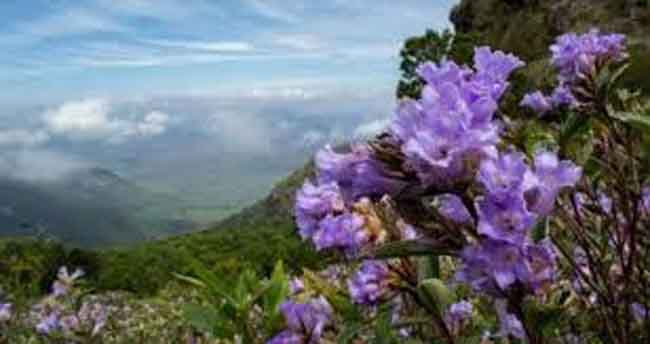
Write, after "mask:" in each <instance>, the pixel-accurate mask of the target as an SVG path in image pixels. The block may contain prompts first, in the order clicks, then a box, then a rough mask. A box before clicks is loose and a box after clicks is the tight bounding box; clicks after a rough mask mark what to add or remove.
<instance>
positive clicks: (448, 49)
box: [397, 30, 479, 99]
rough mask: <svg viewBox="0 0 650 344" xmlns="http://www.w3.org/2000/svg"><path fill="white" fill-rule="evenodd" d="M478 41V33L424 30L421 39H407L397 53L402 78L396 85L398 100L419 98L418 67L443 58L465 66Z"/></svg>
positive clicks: (420, 89) (419, 80)
mask: <svg viewBox="0 0 650 344" xmlns="http://www.w3.org/2000/svg"><path fill="white" fill-rule="evenodd" d="M478 42H479V36H478V35H477V34H474V33H460V34H453V33H452V32H451V31H449V30H444V31H440V32H438V31H434V30H427V31H426V32H425V33H424V35H422V36H415V37H411V38H409V39H407V40H406V42H405V43H404V46H403V47H402V49H401V51H400V57H401V59H402V61H401V63H400V71H401V73H402V78H401V80H400V81H399V83H398V85H397V97H398V98H404V97H409V98H413V99H415V98H419V97H420V92H421V91H422V84H423V83H422V80H421V79H420V77H419V76H418V75H417V73H416V71H417V67H418V66H419V65H420V64H422V63H424V62H440V61H442V60H444V59H452V60H454V61H456V62H457V63H460V64H463V63H465V64H467V63H469V62H470V61H471V59H472V56H473V52H474V51H473V49H474V46H475V45H477V43H478Z"/></svg>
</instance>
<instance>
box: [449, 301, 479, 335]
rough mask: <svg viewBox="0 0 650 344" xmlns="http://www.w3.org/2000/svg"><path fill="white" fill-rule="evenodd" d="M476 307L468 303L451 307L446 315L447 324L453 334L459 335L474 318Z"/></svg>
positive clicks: (460, 303)
mask: <svg viewBox="0 0 650 344" xmlns="http://www.w3.org/2000/svg"><path fill="white" fill-rule="evenodd" d="M473 311H474V307H473V306H472V304H471V303H469V302H467V301H460V302H457V303H454V304H452V305H451V306H449V309H448V310H447V312H446V313H445V317H444V320H445V324H446V325H447V328H448V329H449V331H451V332H452V333H458V332H459V331H460V330H462V328H463V327H464V326H465V324H466V323H467V322H468V321H469V319H471V318H472V312H473Z"/></svg>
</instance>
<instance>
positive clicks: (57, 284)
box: [52, 281, 68, 297]
mask: <svg viewBox="0 0 650 344" xmlns="http://www.w3.org/2000/svg"><path fill="white" fill-rule="evenodd" d="M67 293H68V286H67V285H66V284H64V283H63V282H61V281H54V283H52V296H54V297H60V296H63V295H66V294H67Z"/></svg>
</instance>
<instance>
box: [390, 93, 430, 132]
mask: <svg viewBox="0 0 650 344" xmlns="http://www.w3.org/2000/svg"><path fill="white" fill-rule="evenodd" d="M425 118H426V117H425V114H424V110H423V107H422V105H420V103H419V102H418V101H415V100H412V99H407V100H404V101H402V102H400V104H399V105H398V107H397V110H396V112H395V116H394V119H393V121H392V123H391V125H390V127H389V132H390V133H391V135H392V136H393V138H395V139H397V141H398V142H399V143H404V142H406V141H408V140H409V139H411V138H412V137H414V136H415V133H416V132H417V131H418V130H419V128H420V127H421V126H422V125H423V124H424V123H423V121H424V119H425Z"/></svg>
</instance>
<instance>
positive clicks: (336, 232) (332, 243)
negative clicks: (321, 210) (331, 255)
mask: <svg viewBox="0 0 650 344" xmlns="http://www.w3.org/2000/svg"><path fill="white" fill-rule="evenodd" d="M363 225H364V221H363V218H362V217H360V216H358V215H356V214H354V213H344V214H341V215H337V216H332V215H328V216H326V217H325V218H324V219H323V220H321V222H320V227H319V228H320V229H319V230H318V231H316V232H315V233H314V235H313V237H312V240H313V242H314V245H315V246H316V249H317V250H324V249H333V248H335V249H340V250H343V251H345V252H346V253H354V252H355V251H356V250H357V249H358V248H359V247H360V246H361V245H362V244H363V243H364V242H365V240H366V239H367V238H366V235H365V231H364V229H363Z"/></svg>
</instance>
